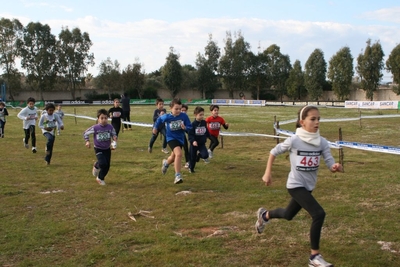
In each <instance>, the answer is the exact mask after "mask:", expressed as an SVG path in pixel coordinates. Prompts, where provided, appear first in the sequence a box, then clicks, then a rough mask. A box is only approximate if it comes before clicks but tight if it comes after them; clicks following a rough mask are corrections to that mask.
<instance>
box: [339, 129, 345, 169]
mask: <svg viewBox="0 0 400 267" xmlns="http://www.w3.org/2000/svg"><path fill="white" fill-rule="evenodd" d="M339 141H343V137H342V128H339ZM343 159H344V154H343V147H341V148H339V163H340V164H342V168H343V172H344V160H343Z"/></svg>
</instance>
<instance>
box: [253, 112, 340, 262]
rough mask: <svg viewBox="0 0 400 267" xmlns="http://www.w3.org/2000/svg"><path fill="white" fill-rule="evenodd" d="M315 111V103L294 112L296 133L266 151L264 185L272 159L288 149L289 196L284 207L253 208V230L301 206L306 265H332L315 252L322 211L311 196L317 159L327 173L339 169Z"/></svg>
mask: <svg viewBox="0 0 400 267" xmlns="http://www.w3.org/2000/svg"><path fill="white" fill-rule="evenodd" d="M319 121H320V114H319V110H318V108H317V107H315V106H305V107H303V108H301V109H300V110H299V112H298V119H297V124H296V127H297V129H296V135H293V136H291V137H289V138H287V139H286V140H285V141H284V142H283V143H279V144H278V145H276V146H275V147H274V148H273V149H272V150H271V152H270V155H269V158H268V162H267V166H266V169H265V173H264V175H263V177H262V180H263V181H264V182H265V184H266V185H267V186H269V185H271V184H272V165H273V163H274V160H275V158H276V157H277V156H278V155H280V154H283V153H285V152H289V157H290V165H291V169H290V172H289V175H288V179H287V183H286V188H287V190H288V192H289V194H290V196H291V200H290V201H289V203H288V205H287V206H286V208H278V209H273V210H266V209H265V208H259V209H258V211H257V222H256V225H255V227H256V230H257V232H258V233H259V234H261V233H262V231H263V230H264V227H265V225H266V223H268V221H269V220H271V219H273V218H277V219H286V220H289V221H290V220H292V219H293V218H294V217H295V216H296V214H297V213H298V212H299V211H300V210H301V209H302V208H303V209H305V210H306V211H307V212H308V213H309V214H310V216H311V218H312V223H311V228H310V242H311V255H310V258H309V262H308V266H310V267H313V266H321V267H327V266H333V264H331V263H328V262H326V261H325V260H324V259H323V258H322V256H321V254H319V248H320V246H319V244H320V237H321V229H322V225H323V223H324V219H325V211H324V209H323V208H322V207H321V206H320V204H319V203H318V202H317V200H316V199H315V198H314V196H313V195H312V192H313V190H314V189H315V185H316V183H317V172H318V168H319V164H320V162H321V158H323V159H324V161H325V164H326V166H327V167H328V168H329V170H330V171H331V172H337V171H339V172H341V171H342V170H343V168H342V165H341V164H339V163H335V160H334V158H333V157H332V155H331V150H330V147H329V144H328V142H327V141H326V139H325V138H323V137H321V136H320V135H319Z"/></svg>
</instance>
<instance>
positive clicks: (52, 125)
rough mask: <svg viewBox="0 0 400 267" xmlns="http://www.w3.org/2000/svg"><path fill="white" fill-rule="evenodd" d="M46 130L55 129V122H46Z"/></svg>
mask: <svg viewBox="0 0 400 267" xmlns="http://www.w3.org/2000/svg"><path fill="white" fill-rule="evenodd" d="M47 128H56V122H55V121H48V122H47Z"/></svg>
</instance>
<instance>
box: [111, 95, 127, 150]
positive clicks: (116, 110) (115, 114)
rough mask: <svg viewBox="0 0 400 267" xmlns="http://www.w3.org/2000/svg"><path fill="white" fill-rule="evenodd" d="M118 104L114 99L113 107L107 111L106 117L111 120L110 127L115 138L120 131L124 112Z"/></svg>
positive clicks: (117, 100)
mask: <svg viewBox="0 0 400 267" xmlns="http://www.w3.org/2000/svg"><path fill="white" fill-rule="evenodd" d="M119 104H120V102H119V99H118V98H116V99H114V106H113V107H112V108H110V109H109V110H108V116H109V117H110V118H111V125H112V126H113V127H114V129H115V133H116V134H117V136H118V135H119V131H120V130H121V124H122V114H123V112H124V111H123V110H122V108H121V107H120V105H119ZM114 142H115V141H112V145H111V149H113V147H114Z"/></svg>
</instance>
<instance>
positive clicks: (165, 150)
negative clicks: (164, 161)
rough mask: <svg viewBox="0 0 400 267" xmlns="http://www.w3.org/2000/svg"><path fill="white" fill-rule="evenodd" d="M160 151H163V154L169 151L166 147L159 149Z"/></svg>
mask: <svg viewBox="0 0 400 267" xmlns="http://www.w3.org/2000/svg"><path fill="white" fill-rule="evenodd" d="M161 152H163V153H165V154H168V153H169V152H168V149H166V148H163V149H161Z"/></svg>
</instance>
